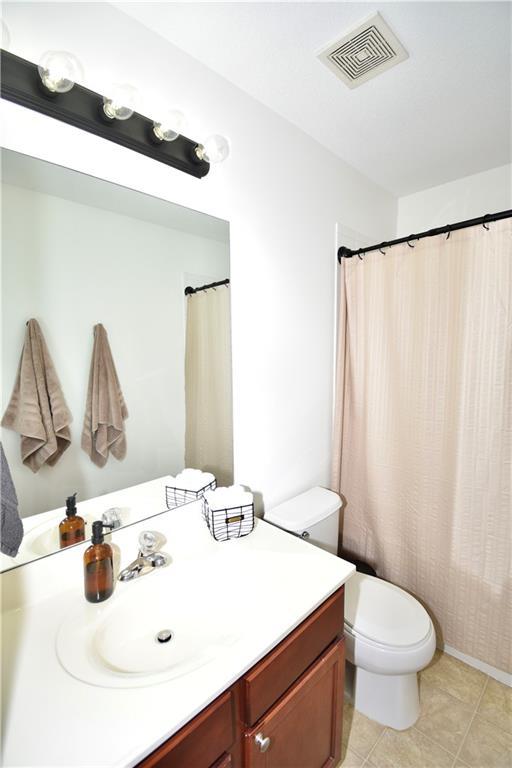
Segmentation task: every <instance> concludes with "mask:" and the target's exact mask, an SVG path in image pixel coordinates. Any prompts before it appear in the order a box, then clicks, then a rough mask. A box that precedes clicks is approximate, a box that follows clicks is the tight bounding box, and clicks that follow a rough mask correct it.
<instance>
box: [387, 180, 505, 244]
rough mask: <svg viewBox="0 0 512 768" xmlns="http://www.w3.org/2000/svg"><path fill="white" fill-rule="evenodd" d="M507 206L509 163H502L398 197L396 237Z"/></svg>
mask: <svg viewBox="0 0 512 768" xmlns="http://www.w3.org/2000/svg"><path fill="white" fill-rule="evenodd" d="M509 208H512V165H501V166H500V167H499V168H492V169H491V170H489V171H484V172H483V173H475V174H473V175H472V176H466V177H465V178H463V179H457V180H456V181H451V182H449V183H448V184H441V185H440V186H438V187H431V188H430V189H424V190H423V191H422V192H416V193H415V194H414V195H407V196H406V197H401V198H399V200H398V222H397V236H398V237H400V236H403V235H410V234H411V233H413V232H422V231H424V230H427V229H432V228H434V227H442V226H443V225H444V224H453V223H455V222H457V221H465V220H466V219H473V218H476V217H478V216H483V215H484V214H485V213H497V212H498V211H505V210H507V209H509Z"/></svg>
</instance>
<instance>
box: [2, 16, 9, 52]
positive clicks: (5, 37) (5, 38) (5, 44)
mask: <svg viewBox="0 0 512 768" xmlns="http://www.w3.org/2000/svg"><path fill="white" fill-rule="evenodd" d="M1 47H2V50H4V51H8V50H9V48H10V47H11V33H10V32H9V27H8V26H7V24H6V23H5V21H4V20H3V19H2V44H1Z"/></svg>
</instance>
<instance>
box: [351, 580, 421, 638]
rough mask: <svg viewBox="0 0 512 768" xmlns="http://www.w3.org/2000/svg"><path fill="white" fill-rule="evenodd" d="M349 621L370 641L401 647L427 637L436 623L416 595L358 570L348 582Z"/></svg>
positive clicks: (357, 631)
mask: <svg viewBox="0 0 512 768" xmlns="http://www.w3.org/2000/svg"><path fill="white" fill-rule="evenodd" d="M345 623H346V624H348V628H349V629H351V630H353V632H354V633H355V634H357V635H362V636H363V637H366V638H368V640H372V641H373V642H375V643H379V644H381V645H391V646H401V647H404V646H410V645H416V643H419V642H421V641H422V640H424V639H425V637H426V636H427V635H428V633H429V632H430V628H431V624H432V623H431V621H430V617H429V615H428V613H427V612H426V610H425V609H424V608H423V606H422V605H421V604H420V603H419V602H418V601H417V600H416V599H415V598H414V597H412V595H409V594H408V593H407V592H404V590H403V589H400V587H396V586H395V585H394V584H390V583H389V582H388V581H382V579H377V578H375V577H374V576H367V575H366V574H363V573H357V572H356V573H354V575H353V576H352V577H351V578H350V579H349V580H348V582H347V583H346V584H345Z"/></svg>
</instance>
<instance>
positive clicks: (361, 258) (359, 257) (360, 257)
mask: <svg viewBox="0 0 512 768" xmlns="http://www.w3.org/2000/svg"><path fill="white" fill-rule="evenodd" d="M357 258H358V259H359V260H360V261H362V260H363V257H362V256H361V254H360V253H358V254H357Z"/></svg>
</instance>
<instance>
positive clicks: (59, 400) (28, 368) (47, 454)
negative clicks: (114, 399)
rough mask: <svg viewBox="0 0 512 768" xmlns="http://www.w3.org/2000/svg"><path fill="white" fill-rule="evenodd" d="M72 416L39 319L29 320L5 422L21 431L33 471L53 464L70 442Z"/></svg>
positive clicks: (26, 460)
mask: <svg viewBox="0 0 512 768" xmlns="http://www.w3.org/2000/svg"><path fill="white" fill-rule="evenodd" d="M71 421H72V416H71V413H70V411H69V409H68V407H67V405H66V401H65V399H64V395H63V393H62V389H61V385H60V381H59V378H58V376H57V373H56V371H55V366H54V364H53V360H52V358H51V357H50V353H49V351H48V347H47V346H46V342H45V340H44V336H43V333H42V331H41V328H40V327H39V323H38V322H37V320H34V319H32V320H29V321H28V323H27V328H26V331H25V341H24V344H23V350H22V353H21V359H20V364H19V367H18V373H17V376H16V381H15V384H14V389H13V391H12V395H11V399H10V401H9V405H8V406H7V409H6V411H5V413H4V416H3V418H2V426H3V427H6V428H7V429H12V430H14V431H15V432H18V433H19V434H20V435H21V459H22V461H23V463H24V464H25V466H27V467H29V468H30V469H31V470H32V472H37V471H38V470H39V469H41V467H42V466H43V464H49V465H50V466H53V465H54V464H56V462H57V461H58V460H59V459H60V457H61V456H62V454H63V453H64V451H65V450H66V448H68V447H69V444H70V442H71V432H70V429H69V425H70V424H71Z"/></svg>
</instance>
